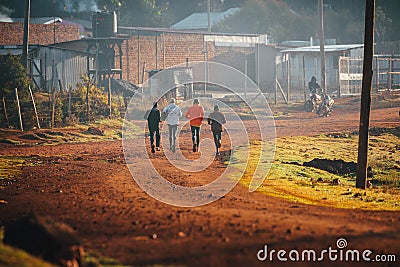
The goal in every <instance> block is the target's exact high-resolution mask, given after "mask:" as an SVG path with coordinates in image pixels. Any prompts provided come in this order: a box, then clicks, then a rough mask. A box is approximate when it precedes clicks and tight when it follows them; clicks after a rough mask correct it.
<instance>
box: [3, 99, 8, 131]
mask: <svg viewBox="0 0 400 267" xmlns="http://www.w3.org/2000/svg"><path fill="white" fill-rule="evenodd" d="M3 109H4V118H5V119H6V122H7V128H10V121H9V120H8V114H7V106H6V100H5V98H4V95H3Z"/></svg>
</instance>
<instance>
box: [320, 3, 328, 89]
mask: <svg viewBox="0 0 400 267" xmlns="http://www.w3.org/2000/svg"><path fill="white" fill-rule="evenodd" d="M318 6H319V18H320V29H319V37H320V38H319V39H320V41H319V50H320V54H321V86H322V90H323V91H324V93H326V80H325V33H324V0H319V5H318Z"/></svg>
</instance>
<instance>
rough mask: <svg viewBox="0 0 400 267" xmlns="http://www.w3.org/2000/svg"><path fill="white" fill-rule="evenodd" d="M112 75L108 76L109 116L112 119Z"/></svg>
mask: <svg viewBox="0 0 400 267" xmlns="http://www.w3.org/2000/svg"><path fill="white" fill-rule="evenodd" d="M111 100H112V98H111V77H110V76H108V110H109V111H108V116H109V118H110V119H111V116H112V104H111V102H112V101H111Z"/></svg>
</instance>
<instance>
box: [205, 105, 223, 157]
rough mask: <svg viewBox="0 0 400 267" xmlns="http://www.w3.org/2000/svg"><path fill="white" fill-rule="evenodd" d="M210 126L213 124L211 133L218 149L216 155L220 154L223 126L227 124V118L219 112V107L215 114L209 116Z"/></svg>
mask: <svg viewBox="0 0 400 267" xmlns="http://www.w3.org/2000/svg"><path fill="white" fill-rule="evenodd" d="M207 122H208V124H211V131H212V132H213V136H214V144H215V148H216V151H217V152H216V155H217V156H218V155H220V154H219V148H220V147H221V135H222V124H224V123H226V119H225V116H224V114H223V113H222V112H220V111H219V107H218V106H217V105H215V106H214V112H212V113H211V114H210V116H208V119H207Z"/></svg>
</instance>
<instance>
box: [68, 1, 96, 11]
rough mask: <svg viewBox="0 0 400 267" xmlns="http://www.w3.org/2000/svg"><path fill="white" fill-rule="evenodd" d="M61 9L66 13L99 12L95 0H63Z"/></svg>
mask: <svg viewBox="0 0 400 267" xmlns="http://www.w3.org/2000/svg"><path fill="white" fill-rule="evenodd" d="M63 2H64V5H63V7H62V8H63V9H64V11H66V12H68V13H80V12H97V11H100V10H99V8H98V6H97V3H96V1H95V0H83V1H79V0H64V1H63Z"/></svg>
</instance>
